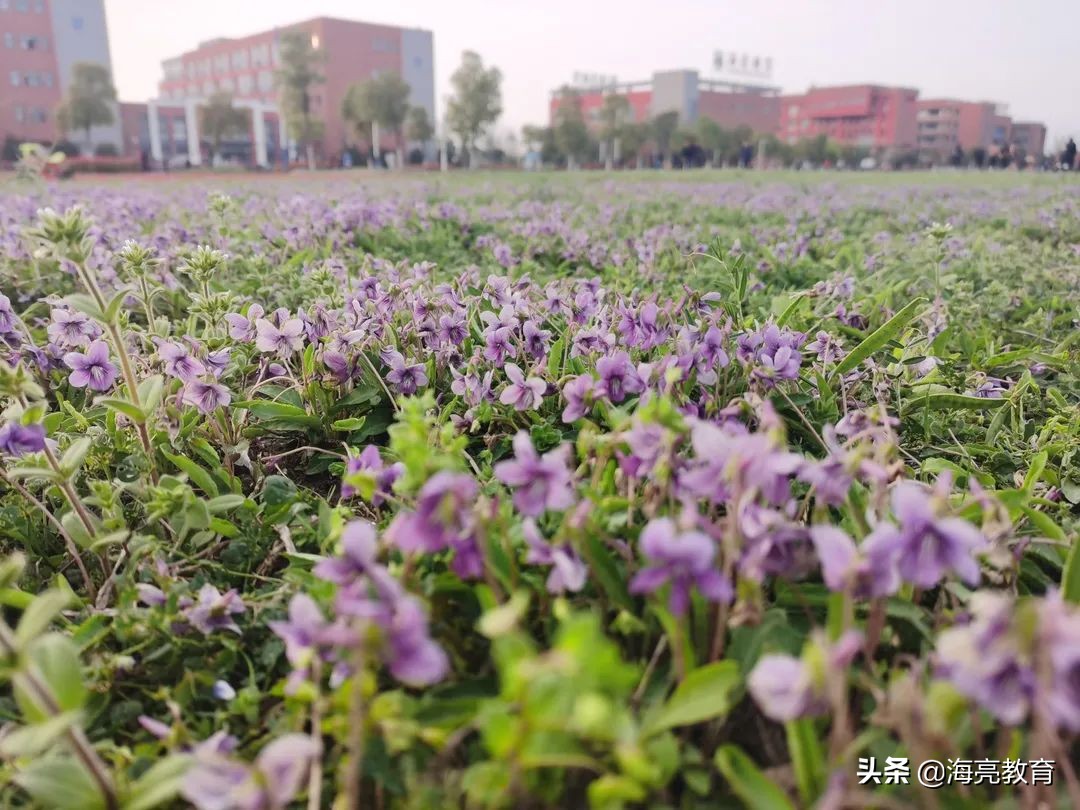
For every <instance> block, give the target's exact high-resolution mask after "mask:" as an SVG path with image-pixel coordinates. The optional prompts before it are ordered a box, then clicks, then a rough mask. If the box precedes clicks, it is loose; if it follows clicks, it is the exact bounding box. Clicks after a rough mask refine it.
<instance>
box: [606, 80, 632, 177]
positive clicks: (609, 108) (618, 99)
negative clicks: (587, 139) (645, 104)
mask: <svg viewBox="0 0 1080 810" xmlns="http://www.w3.org/2000/svg"><path fill="white" fill-rule="evenodd" d="M629 116H630V102H629V101H628V100H627V98H626V96H620V95H609V96H604V103H603V104H602V105H601V107H600V137H601V138H603V140H604V143H605V144H606V148H605V151H604V158H605V159H604V168H605V169H607V170H609V171H610V170H611V168H612V167H613V166H614V164H615V141H617V140H618V139H619V128H620V127H622V125H623V124H624V123H625V122H626V121H627V120H628V119H629ZM619 146H620V147H621V146H622V142H621V141H620V143H619Z"/></svg>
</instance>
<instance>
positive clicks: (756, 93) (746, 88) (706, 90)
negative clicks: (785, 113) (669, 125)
mask: <svg viewBox="0 0 1080 810" xmlns="http://www.w3.org/2000/svg"><path fill="white" fill-rule="evenodd" d="M778 92H779V91H778V89H777V88H775V87H764V86H755V85H746V84H737V83H732V82H721V81H714V80H710V79H702V78H700V77H699V76H698V73H697V71H694V70H670V71H661V72H657V73H654V74H653V77H652V78H651V79H649V80H646V81H638V82H618V83H615V84H609V85H606V86H603V87H582V88H578V98H579V99H580V103H581V109H582V112H583V114H584V116H585V123H586V124H587V125H588V127H589V128H590V129H591V130H594V131H595V130H597V129H599V127H600V125H601V119H600V110H601V108H602V107H603V105H604V98H605V97H606V96H609V95H620V96H623V97H624V98H626V100H627V101H628V102H629V104H630V120H632V121H634V122H637V123H643V122H645V121H648V120H650V119H652V118H655V117H656V116H657V115H660V114H661V113H665V112H670V111H674V112H677V113H678V114H679V123H681V124H683V125H687V124H693V123H694V122H695V121H697V120H698V118H711V119H712V120H713V121H715V122H716V123H717V124H719V125H720V126H721V127H723V128H724V129H735V128H736V127H740V126H747V127H749V128H750V129H751V130H753V131H754V132H756V133H758V134H767V133H770V132H772V131H773V130H775V128H776V120H777V115H778V113H779V96H778ZM559 103H560V98H559V94H558V92H557V91H556V92H555V93H553V94H552V96H551V100H550V102H549V106H548V114H549V119H550V121H551V123H552V124H554V121H555V114H556V111H557V110H558V109H559Z"/></svg>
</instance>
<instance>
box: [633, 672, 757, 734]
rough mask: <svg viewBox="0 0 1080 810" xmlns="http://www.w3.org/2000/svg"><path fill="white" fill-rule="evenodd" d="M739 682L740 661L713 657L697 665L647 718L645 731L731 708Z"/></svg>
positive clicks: (697, 719)
mask: <svg viewBox="0 0 1080 810" xmlns="http://www.w3.org/2000/svg"><path fill="white" fill-rule="evenodd" d="M741 683H742V678H740V676H739V665H738V664H736V663H735V662H734V661H716V662H714V663H712V664H706V665H705V666H703V667H698V668H697V669H695V670H693V671H692V672H691V673H690V674H689V675H687V676H686V678H685V679H683V682H682V683H680V684H679V685H678V687H676V689H675V692H674V693H673V694H672V695H671V697H670V698H669V699H668V701H667V703H665V704H664V705H663V707H661V708H660V710H659V711H657V712H656V713H655V714H654V715H653V716H652V717H651V718H650V719H649V721H648V722H647V724H646V726H645V729H644V733H645V734H650V735H651V734H656V733H657V732H660V731H664V730H666V729H669V728H676V727H678V726H692V725H694V724H696V723H702V722H704V721H706V720H712V719H713V718H715V717H722V716H723V715H726V714H727V713H728V712H729V711H731V707H732V705H733V699H734V696H735V693H736V691H737V690H738V689H739V686H740V685H741Z"/></svg>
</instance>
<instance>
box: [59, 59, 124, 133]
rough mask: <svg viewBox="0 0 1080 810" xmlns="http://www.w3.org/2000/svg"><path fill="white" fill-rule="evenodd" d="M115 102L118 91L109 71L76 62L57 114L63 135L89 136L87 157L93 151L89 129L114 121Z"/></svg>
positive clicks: (98, 66)
mask: <svg viewBox="0 0 1080 810" xmlns="http://www.w3.org/2000/svg"><path fill="white" fill-rule="evenodd" d="M115 102H116V88H115V87H113V83H112V77H111V76H110V75H109V69H108V68H106V67H105V66H103V65H96V64H93V63H91V62H76V63H75V65H74V66H73V67H72V68H71V84H70V85H69V87H68V92H67V95H66V96H65V97H64V100H63V101H62V102H61V104H60V107H59V109H58V110H57V111H56V118H57V122H58V123H59V125H60V129H61V130H63V132H64V133H69V132H73V131H76V130H82V131H83V133H85V135H86V154H90V153H91V152H92V151H93V150H92V149H91V144H90V129H91V128H92V127H95V126H105V125H107V124H111V123H112V122H113V121H114V120H115V115H114V113H113V104H114V103H115Z"/></svg>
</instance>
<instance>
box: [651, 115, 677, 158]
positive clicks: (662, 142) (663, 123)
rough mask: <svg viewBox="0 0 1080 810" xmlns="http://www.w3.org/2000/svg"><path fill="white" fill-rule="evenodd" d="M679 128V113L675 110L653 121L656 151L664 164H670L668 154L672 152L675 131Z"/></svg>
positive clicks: (653, 137)
mask: <svg viewBox="0 0 1080 810" xmlns="http://www.w3.org/2000/svg"><path fill="white" fill-rule="evenodd" d="M678 128H679V113H678V112H676V111H675V110H671V111H670V112H665V113H660V114H659V115H658V116H656V117H655V118H653V120H652V127H651V129H652V139H653V143H655V144H656V151H658V152H659V153H660V157H661V158H662V159H663V161H664V163H665V164H666V163H667V162H668V153H669V152H670V151H671V139H672V137H673V136H674V135H675V130H677V129H678Z"/></svg>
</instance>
